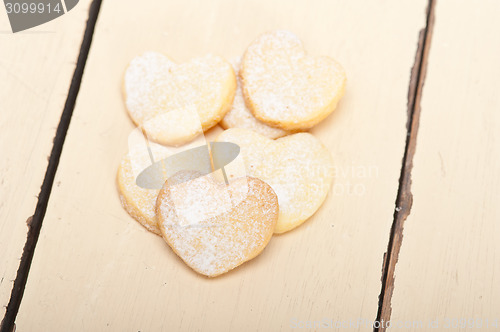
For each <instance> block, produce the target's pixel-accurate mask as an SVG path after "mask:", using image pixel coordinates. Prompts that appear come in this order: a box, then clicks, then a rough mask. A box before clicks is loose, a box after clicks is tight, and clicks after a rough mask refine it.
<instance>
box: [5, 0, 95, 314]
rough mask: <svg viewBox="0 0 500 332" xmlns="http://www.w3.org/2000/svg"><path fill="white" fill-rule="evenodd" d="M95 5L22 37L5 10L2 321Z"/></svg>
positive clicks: (85, 4)
mask: <svg viewBox="0 0 500 332" xmlns="http://www.w3.org/2000/svg"><path fill="white" fill-rule="evenodd" d="M89 3H90V1H80V4H79V5H78V6H77V7H75V9H73V10H72V11H70V12H69V13H68V14H66V15H63V16H61V17H59V18H58V19H56V20H54V21H51V22H49V23H47V24H44V25H42V26H40V27H36V28H33V29H31V30H28V31H25V32H20V33H16V34H12V33H11V32H10V26H9V22H8V19H7V15H6V14H5V11H3V9H2V10H0V11H1V12H2V13H1V17H0V32H1V34H0V45H1V47H0V114H1V115H0V152H1V153H2V158H0V253H1V261H0V318H3V316H4V313H5V306H6V305H7V303H8V302H9V298H10V295H11V290H12V285H13V281H14V279H15V277H16V272H17V269H18V267H19V259H20V258H21V255H22V251H23V247H24V244H25V242H26V234H27V231H28V228H27V225H26V223H27V222H28V221H29V220H30V216H31V215H33V213H34V211H35V206H36V203H37V195H38V194H39V192H40V187H41V185H42V182H43V178H44V174H45V171H46V168H47V159H48V156H49V154H50V150H51V148H52V140H53V138H54V135H55V131H56V128H57V125H58V123H59V118H60V116H61V113H62V111H63V107H64V103H65V100H66V96H67V93H68V89H69V86H70V82H71V78H72V76H73V72H74V70H75V63H76V59H77V57H78V53H79V51H80V45H81V40H82V37H83V32H84V29H85V24H86V19H87V14H88V5H89Z"/></svg>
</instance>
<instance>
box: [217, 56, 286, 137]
mask: <svg viewBox="0 0 500 332" xmlns="http://www.w3.org/2000/svg"><path fill="white" fill-rule="evenodd" d="M232 65H233V69H234V71H235V73H236V80H237V82H238V84H237V88H236V94H235V96H234V101H233V106H232V107H231V110H230V111H229V112H227V114H226V116H224V118H223V119H222V120H221V122H220V125H221V126H222V127H223V128H224V129H229V128H245V129H250V130H253V131H255V132H256V133H258V134H261V135H263V136H266V137H269V138H272V139H275V138H279V137H283V136H286V135H290V134H291V133H292V132H290V131H287V130H283V129H280V128H274V127H271V126H268V125H266V124H265V123H264V122H262V121H259V120H257V119H256V118H255V116H253V114H252V112H250V110H249V109H248V108H247V107H246V105H245V98H243V92H242V90H241V80H240V78H239V75H238V71H239V67H240V61H239V59H236V60H233V61H232Z"/></svg>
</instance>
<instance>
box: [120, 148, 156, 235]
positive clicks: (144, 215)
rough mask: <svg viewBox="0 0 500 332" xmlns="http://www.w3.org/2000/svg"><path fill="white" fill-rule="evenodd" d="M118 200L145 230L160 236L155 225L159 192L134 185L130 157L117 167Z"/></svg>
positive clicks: (134, 176)
mask: <svg viewBox="0 0 500 332" xmlns="http://www.w3.org/2000/svg"><path fill="white" fill-rule="evenodd" d="M116 181H117V184H118V191H119V194H120V200H121V202H122V205H123V207H124V208H125V210H126V211H127V212H128V214H130V216H132V218H134V219H135V220H137V221H138V222H139V223H141V224H142V225H143V226H144V227H145V228H146V229H147V230H149V231H151V232H153V233H155V234H158V235H161V234H160V230H159V228H158V226H157V224H156V212H155V205H156V198H157V197H158V192H159V190H154V189H145V188H141V187H139V186H138V185H137V184H136V175H135V174H134V171H133V166H132V160H131V158H130V155H126V156H125V157H124V158H123V159H122V161H121V163H120V166H119V167H118V174H117V177H116Z"/></svg>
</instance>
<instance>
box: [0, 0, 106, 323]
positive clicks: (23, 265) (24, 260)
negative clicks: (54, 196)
mask: <svg viewBox="0 0 500 332" xmlns="http://www.w3.org/2000/svg"><path fill="white" fill-rule="evenodd" d="M101 2H102V0H93V1H92V4H91V5H90V10H89V16H88V20H87V25H86V28H85V33H84V35H83V41H82V45H81V47H80V54H79V55H78V61H77V63H76V68H75V72H74V73H73V78H72V80H71V85H70V87H69V92H68V97H67V98H66V103H65V104H64V109H63V112H62V115H61V120H60V121H59V125H58V127H57V131H56V136H55V138H54V144H53V146H52V151H51V153H50V158H49V164H48V166H47V170H46V172H45V177H44V180H43V183H42V187H41V190H40V194H39V195H38V202H37V204H36V208H35V213H34V214H33V216H32V217H29V218H28V220H27V221H26V223H27V224H28V235H27V239H26V243H25V245H24V249H23V254H22V256H21V261H20V263H19V269H18V270H17V276H16V279H15V280H14V286H13V288H12V293H11V296H10V301H9V304H8V305H7V310H6V312H5V316H4V318H3V320H2V323H1V324H0V332H11V331H15V324H14V322H15V319H16V316H17V313H18V311H19V306H20V304H21V300H22V298H23V294H24V288H25V286H26V281H27V280H28V273H29V270H30V267H31V261H32V260H33V254H34V252H35V247H36V243H37V241H38V236H39V235H40V229H41V228H42V222H43V219H44V217H45V212H46V210H47V204H48V202H49V197H50V193H51V191H52V185H53V184H54V177H55V175H56V171H57V167H58V165H59V159H60V157H61V152H62V148H63V145H64V140H65V139H66V134H67V132H68V127H69V123H70V121H71V116H72V115H73V109H74V107H75V102H76V97H77V95H78V92H79V90H80V84H81V81H82V75H83V70H84V69H85V64H86V62H87V57H88V54H89V49H90V45H91V43H92V36H93V34H94V28H95V24H96V21H97V16H98V14H99V9H100V8H101Z"/></svg>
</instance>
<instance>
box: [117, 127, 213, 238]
mask: <svg viewBox="0 0 500 332" xmlns="http://www.w3.org/2000/svg"><path fill="white" fill-rule="evenodd" d="M128 143H129V145H128V147H129V152H128V154H127V155H126V156H125V157H124V158H123V159H122V161H121V163H120V166H119V167H118V173H117V185H118V192H119V194H120V199H121V202H122V205H123V207H124V208H125V210H126V211H127V212H128V213H129V214H130V215H131V216H132V217H133V218H134V219H136V220H137V221H138V222H139V223H141V224H142V225H143V226H144V227H146V229H148V230H149V231H151V232H153V233H155V234H158V235H160V231H159V229H158V227H157V224H156V213H155V206H156V198H157V197H158V192H159V190H160V189H161V188H162V187H163V185H164V184H165V181H166V179H167V178H169V177H171V176H173V175H175V174H176V173H178V172H179V171H182V172H183V173H184V174H187V175H189V176H191V177H192V178H196V177H199V176H203V175H206V174H209V173H211V172H212V163H211V158H210V154H209V149H208V147H207V146H206V145H197V144H196V143H200V142H193V143H192V144H189V145H185V146H183V147H177V148H174V147H165V146H162V145H159V144H155V143H153V142H149V143H148V142H146V140H145V139H144V136H143V135H142V133H141V132H140V130H135V131H134V132H133V133H131V135H129V142H128Z"/></svg>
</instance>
